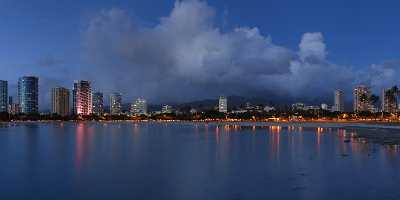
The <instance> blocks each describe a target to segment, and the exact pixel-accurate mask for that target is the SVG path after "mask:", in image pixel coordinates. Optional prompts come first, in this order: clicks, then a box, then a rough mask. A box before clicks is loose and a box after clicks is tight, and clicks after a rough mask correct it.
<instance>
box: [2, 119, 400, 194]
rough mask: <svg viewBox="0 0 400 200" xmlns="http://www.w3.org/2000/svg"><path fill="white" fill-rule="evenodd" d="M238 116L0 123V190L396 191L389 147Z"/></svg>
mask: <svg viewBox="0 0 400 200" xmlns="http://www.w3.org/2000/svg"><path fill="white" fill-rule="evenodd" d="M242 125H243V126H238V125H222V124H221V125H217V124H208V125H206V124H192V123H176V124H161V123H129V122H125V123H38V124H18V125H15V124H14V125H10V124H8V125H2V126H0V199H6V200H8V199H40V200H48V199H49V200H50V199H51V200H53V199H57V200H59V199H85V200H87V199H96V200H97V199H155V200H161V199H171V200H189V199H198V200H204V199H218V200H220V199H221V200H224V199H228V200H240V199H290V200H291V199H332V200H337V199H363V200H365V199H400V190H399V188H400V149H399V147H396V146H390V147H389V146H382V145H378V144H369V143H364V142H363V140H359V139H357V141H355V139H354V140H350V141H349V140H347V139H346V138H348V136H349V135H352V134H357V133H355V132H351V131H349V130H347V131H346V130H343V129H338V128H317V127H299V126H294V127H292V126H289V127H287V125H282V126H280V125H272V124H269V125H268V124H267V125H265V126H263V127H259V126H254V127H253V126H252V125H251V124H247V125H250V126H247V125H246V126H245V125H244V124H242ZM345 141H346V142H345Z"/></svg>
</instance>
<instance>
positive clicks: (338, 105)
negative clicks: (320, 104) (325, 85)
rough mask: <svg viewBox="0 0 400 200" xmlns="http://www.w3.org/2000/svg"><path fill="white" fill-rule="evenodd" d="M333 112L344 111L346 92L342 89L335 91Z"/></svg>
mask: <svg viewBox="0 0 400 200" xmlns="http://www.w3.org/2000/svg"><path fill="white" fill-rule="evenodd" d="M332 111H333V112H344V94H343V92H342V91H341V90H335V92H334V104H333V109H332Z"/></svg>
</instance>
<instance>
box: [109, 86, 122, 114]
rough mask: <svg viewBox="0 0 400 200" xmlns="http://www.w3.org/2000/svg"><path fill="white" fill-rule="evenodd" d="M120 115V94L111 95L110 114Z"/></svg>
mask: <svg viewBox="0 0 400 200" xmlns="http://www.w3.org/2000/svg"><path fill="white" fill-rule="evenodd" d="M121 113H122V95H121V93H117V92H116V93H113V94H111V95H110V114H111V115H120V114H121Z"/></svg>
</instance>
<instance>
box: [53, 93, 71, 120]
mask: <svg viewBox="0 0 400 200" xmlns="http://www.w3.org/2000/svg"><path fill="white" fill-rule="evenodd" d="M69 96H70V94H69V90H68V89H67V88H63V87H56V88H52V89H51V113H52V114H57V115H60V116H63V117H65V116H68V115H69V111H70V108H69V106H70V105H69V98H70V97H69Z"/></svg>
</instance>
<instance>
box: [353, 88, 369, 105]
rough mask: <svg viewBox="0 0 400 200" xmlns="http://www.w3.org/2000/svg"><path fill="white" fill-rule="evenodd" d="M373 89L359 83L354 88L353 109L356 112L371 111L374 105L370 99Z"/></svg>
mask: <svg viewBox="0 0 400 200" xmlns="http://www.w3.org/2000/svg"><path fill="white" fill-rule="evenodd" d="M369 96H371V91H370V89H369V87H367V86H365V85H359V86H357V87H355V88H354V90H353V110H354V112H362V111H370V110H371V108H372V107H373V106H371V103H370V101H369V99H368V98H369Z"/></svg>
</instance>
